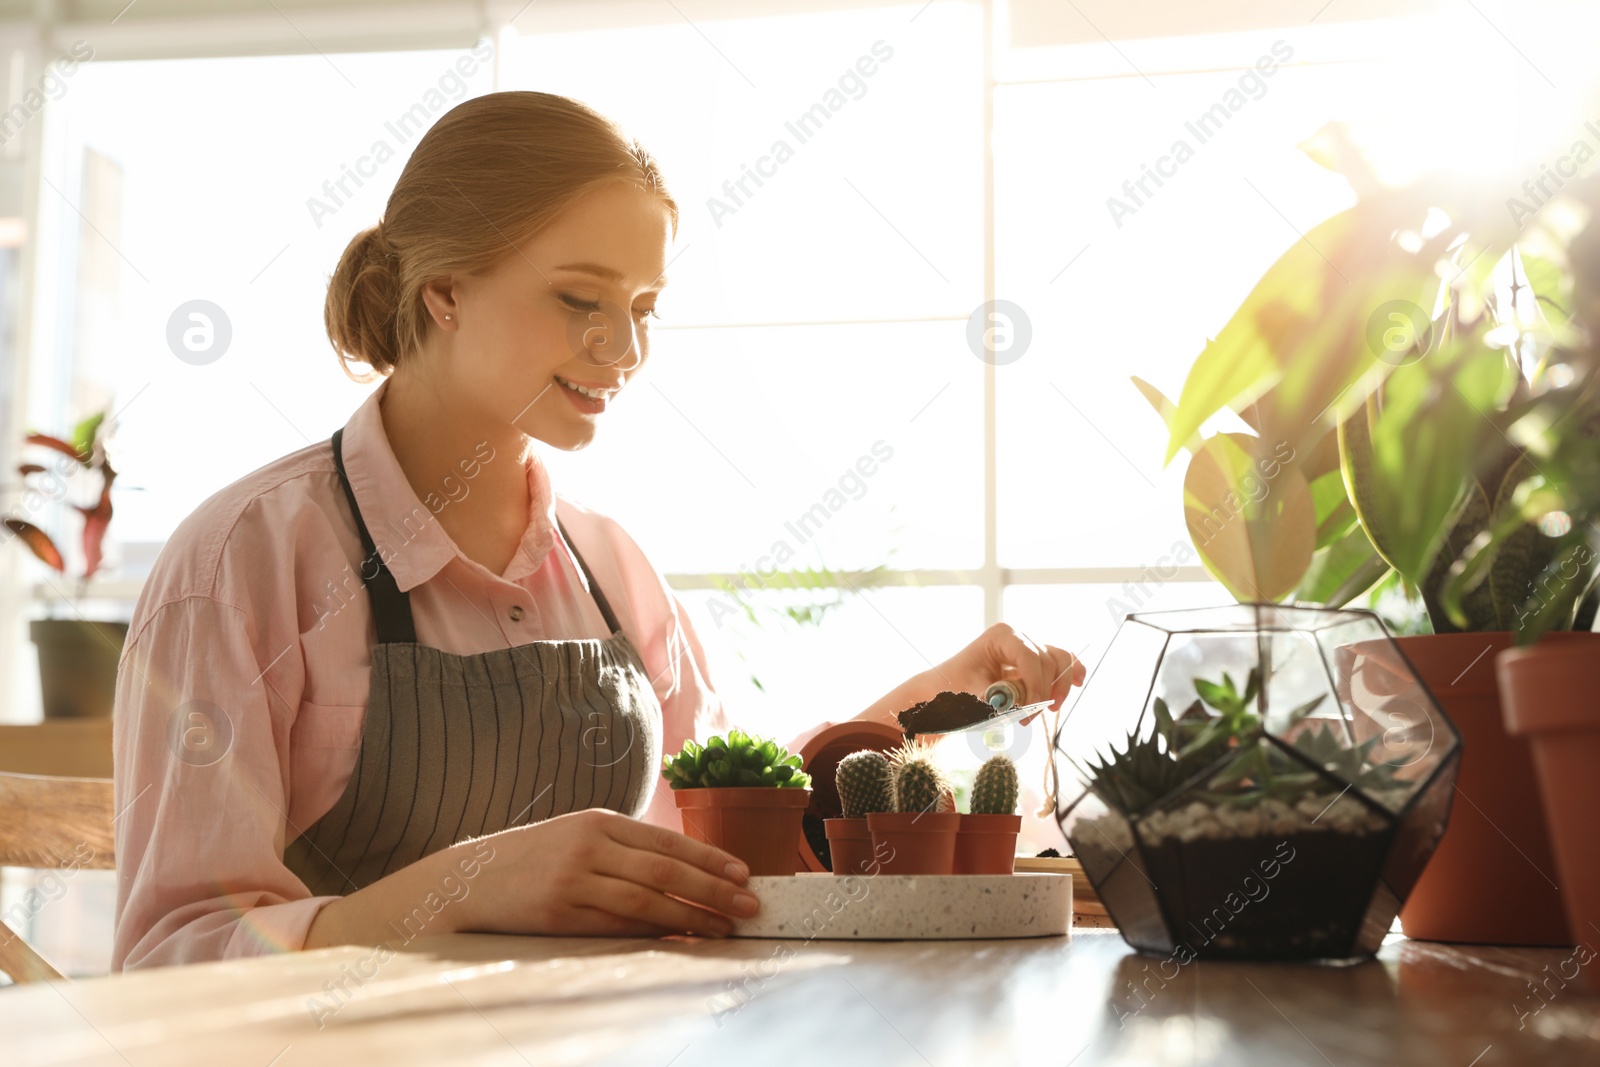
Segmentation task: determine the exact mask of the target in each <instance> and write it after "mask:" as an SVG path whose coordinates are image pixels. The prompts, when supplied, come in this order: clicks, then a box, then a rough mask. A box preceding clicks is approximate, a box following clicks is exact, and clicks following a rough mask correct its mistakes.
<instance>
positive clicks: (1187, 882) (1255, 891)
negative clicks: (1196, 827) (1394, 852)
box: [1106, 830, 1394, 960]
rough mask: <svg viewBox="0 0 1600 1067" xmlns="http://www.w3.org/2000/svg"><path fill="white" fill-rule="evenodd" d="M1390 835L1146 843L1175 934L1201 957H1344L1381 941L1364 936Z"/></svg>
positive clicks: (1322, 833) (1299, 834) (1328, 833)
mask: <svg viewBox="0 0 1600 1067" xmlns="http://www.w3.org/2000/svg"><path fill="white" fill-rule="evenodd" d="M1393 839H1394V832H1393V831H1392V830H1379V831H1376V832H1368V833H1364V834H1349V833H1341V832H1338V831H1333V830H1311V831H1296V832H1294V833H1290V834H1284V835H1275V834H1260V835H1254V836H1251V837H1230V838H1220V839H1213V838H1199V839H1197V840H1194V841H1188V842H1185V841H1181V840H1179V839H1177V838H1171V837H1169V838H1164V839H1163V840H1162V841H1161V843H1160V844H1158V845H1155V846H1151V845H1149V844H1146V845H1144V847H1143V852H1144V856H1145V862H1146V864H1147V867H1148V871H1149V874H1150V879H1151V881H1153V882H1154V883H1155V884H1156V886H1157V887H1158V889H1157V893H1158V895H1159V896H1160V898H1161V901H1162V911H1163V912H1164V914H1165V915H1166V918H1167V922H1168V923H1169V924H1170V926H1171V933H1172V937H1173V939H1174V941H1175V942H1176V943H1182V944H1187V945H1188V946H1189V947H1190V948H1191V949H1193V950H1194V952H1195V954H1196V955H1197V956H1199V957H1200V958H1201V959H1249V960H1316V959H1345V958H1349V957H1351V956H1355V955H1362V954H1370V953H1371V952H1372V951H1375V950H1376V948H1377V945H1376V944H1373V945H1371V946H1370V947H1366V948H1363V947H1361V946H1359V945H1358V941H1359V939H1360V935H1361V922H1362V919H1363V917H1364V916H1365V915H1366V912H1367V908H1368V906H1369V905H1370V904H1371V903H1372V898H1373V895H1374V893H1377V892H1384V891H1385V890H1383V889H1382V887H1380V885H1379V878H1380V877H1381V873H1382V868H1383V861H1384V858H1385V856H1387V855H1388V851H1389V845H1390V843H1391V842H1392V841H1393ZM1273 872H1276V873H1275V874H1274V876H1273V877H1270V878H1269V877H1268V875H1269V874H1273ZM1106 903H1107V905H1108V907H1109V908H1110V910H1111V912H1112V914H1113V915H1115V914H1116V910H1117V909H1116V906H1115V902H1114V901H1110V900H1108V901H1107V902H1106ZM1130 910H1136V906H1134V907H1133V908H1131V909H1130ZM1391 918H1392V916H1391ZM1385 929H1387V924H1386V925H1385ZM1154 947H1156V946H1152V948H1154Z"/></svg>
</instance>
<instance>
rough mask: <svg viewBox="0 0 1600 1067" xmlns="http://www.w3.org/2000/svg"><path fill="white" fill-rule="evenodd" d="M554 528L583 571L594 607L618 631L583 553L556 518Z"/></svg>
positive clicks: (610, 627)
mask: <svg viewBox="0 0 1600 1067" xmlns="http://www.w3.org/2000/svg"><path fill="white" fill-rule="evenodd" d="M556 529H558V530H560V531H561V540H563V541H565V542H566V543H567V549H568V550H569V551H570V552H571V553H572V558H573V559H575V560H577V561H578V568H579V569H580V570H582V571H583V578H584V581H586V582H588V583H589V592H590V593H591V594H592V595H593V596H594V604H595V607H597V608H599V609H600V616H601V617H602V618H604V619H605V620H606V627H607V628H608V629H609V630H610V631H611V632H612V633H613V634H616V633H620V632H621V631H622V625H621V624H620V623H618V622H617V616H616V615H615V613H613V612H612V610H611V603H610V601H608V600H606V595H605V594H604V593H602V592H601V591H600V583H599V582H597V581H595V580H594V574H593V573H591V572H590V570H589V565H588V564H587V563H585V562H584V561H583V553H581V552H579V551H578V546H577V545H576V544H574V543H573V541H572V535H571V534H569V533H567V528H566V527H565V526H563V525H562V524H561V520H560V519H556Z"/></svg>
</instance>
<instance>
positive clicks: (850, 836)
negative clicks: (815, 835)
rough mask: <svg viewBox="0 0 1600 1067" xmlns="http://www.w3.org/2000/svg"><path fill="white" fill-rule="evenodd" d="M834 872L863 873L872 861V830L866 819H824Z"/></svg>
mask: <svg viewBox="0 0 1600 1067" xmlns="http://www.w3.org/2000/svg"><path fill="white" fill-rule="evenodd" d="M823 825H824V826H826V828H827V831H828V853H829V858H830V859H831V860H832V864H833V873H834V874H865V873H867V867H868V866H869V865H870V864H871V863H872V831H871V830H869V829H867V820H866V819H824V820H823Z"/></svg>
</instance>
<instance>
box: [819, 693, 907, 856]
mask: <svg viewBox="0 0 1600 1067" xmlns="http://www.w3.org/2000/svg"><path fill="white" fill-rule="evenodd" d="M904 740H905V734H904V733H902V732H901V731H900V730H898V729H896V728H895V727H893V726H890V725H889V724H888V723H883V722H869V721H863V720H860V719H852V720H850V721H849V722H841V723H836V724H834V725H833V726H830V727H828V728H827V729H825V730H823V731H821V732H820V733H818V734H817V736H815V737H813V738H812V739H811V740H810V741H807V742H806V743H805V745H803V746H802V747H801V749H800V762H801V766H802V767H804V768H805V770H806V773H808V774H810V775H811V806H810V807H809V808H807V809H806V816H805V824H806V827H805V828H806V832H805V834H804V835H803V836H802V837H801V839H800V860H799V862H800V867H799V869H800V870H806V871H826V870H831V869H832V868H831V867H830V866H829V864H828V863H827V862H824V857H823V856H822V855H821V854H820V852H821V849H822V846H823V845H824V844H827V843H828V838H827V836H826V833H825V827H824V825H823V823H824V821H825V820H827V819H837V818H838V817H839V816H841V815H843V814H844V811H843V809H842V808H840V806H839V787H838V786H837V785H835V784H834V781H833V773H834V771H835V769H837V768H838V766H839V761H840V760H842V759H844V758H845V757H846V756H848V755H850V753H852V752H860V751H861V750H862V749H871V750H872V751H874V752H893V751H894V750H895V749H897V748H899V747H900V743H901V742H902V741H904Z"/></svg>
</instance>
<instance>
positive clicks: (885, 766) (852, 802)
mask: <svg viewBox="0 0 1600 1067" xmlns="http://www.w3.org/2000/svg"><path fill="white" fill-rule="evenodd" d="M833 780H834V784H835V785H837V786H838V787H839V805H840V807H841V808H843V814H844V817H845V818H846V819H861V818H865V817H866V816H867V815H868V814H870V813H872V812H875V811H893V810H894V768H893V767H892V766H890V764H889V758H888V757H887V756H885V755H884V754H883V753H882V752H874V751H872V750H871V749H865V750H863V751H861V752H852V753H850V755H848V756H846V757H845V758H844V759H842V760H840V761H839V766H838V767H836V768H835V769H834V772H833Z"/></svg>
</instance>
